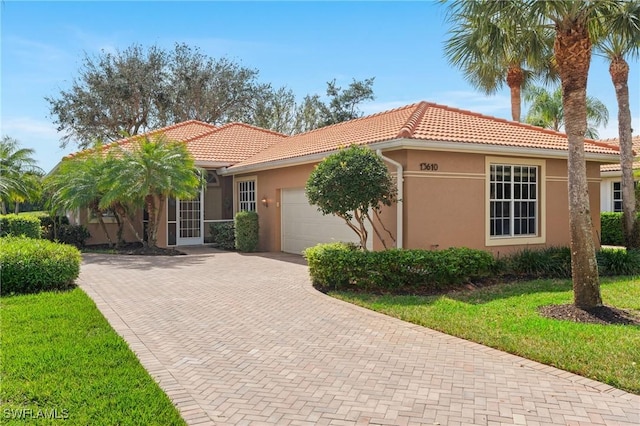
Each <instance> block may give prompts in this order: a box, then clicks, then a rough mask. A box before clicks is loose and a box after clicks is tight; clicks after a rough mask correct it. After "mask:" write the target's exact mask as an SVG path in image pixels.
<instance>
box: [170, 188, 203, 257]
mask: <svg viewBox="0 0 640 426" xmlns="http://www.w3.org/2000/svg"><path fill="white" fill-rule="evenodd" d="M171 204H172V203H169V205H170V206H171ZM175 208H176V210H177V211H176V217H177V228H178V229H177V238H176V245H179V246H188V245H198V244H203V243H204V238H203V237H204V235H203V233H202V220H203V216H202V213H203V211H202V192H200V194H198V197H197V198H195V199H193V200H177V202H176V203H175Z"/></svg>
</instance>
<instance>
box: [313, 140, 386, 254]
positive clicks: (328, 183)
mask: <svg viewBox="0 0 640 426" xmlns="http://www.w3.org/2000/svg"><path fill="white" fill-rule="evenodd" d="M305 190H306V193H307V198H308V199H309V203H311V204H312V205H317V206H318V211H320V212H322V214H323V215H327V214H333V215H335V216H338V217H340V218H342V219H343V220H344V221H345V222H346V224H347V226H349V228H351V229H352V230H353V231H354V232H355V233H356V234H357V235H358V237H359V238H360V245H361V247H362V249H363V250H366V247H367V238H368V232H367V229H366V228H365V223H366V222H367V221H368V222H369V223H370V224H371V226H372V228H373V230H374V232H375V233H376V235H378V237H379V238H380V240H381V241H382V243H383V245H384V246H385V248H386V243H385V241H384V239H383V238H382V236H381V234H380V232H379V231H378V228H377V227H376V224H375V223H374V222H373V220H372V218H371V215H374V216H378V214H379V213H380V210H381V209H382V206H383V205H385V206H389V205H391V204H392V203H393V202H394V201H396V196H397V189H396V185H395V182H394V181H393V179H392V177H391V175H390V174H389V171H388V170H387V166H386V165H385V164H384V162H383V161H382V159H381V158H380V157H378V156H377V155H376V154H375V152H373V151H372V150H371V149H369V148H367V147H362V146H356V145H352V146H350V147H349V148H345V149H342V150H340V151H338V152H337V153H335V154H332V155H330V156H328V157H327V158H325V159H324V160H323V161H322V162H320V164H318V165H317V166H316V168H315V169H314V170H313V172H312V173H311V175H310V176H309V179H308V180H307V185H306V188H305ZM379 223H380V224H381V223H382V222H379Z"/></svg>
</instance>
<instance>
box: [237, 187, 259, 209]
mask: <svg viewBox="0 0 640 426" xmlns="http://www.w3.org/2000/svg"><path fill="white" fill-rule="evenodd" d="M238 211H249V212H255V211H256V181H255V180H245V181H240V182H238Z"/></svg>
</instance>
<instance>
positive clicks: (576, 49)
mask: <svg viewBox="0 0 640 426" xmlns="http://www.w3.org/2000/svg"><path fill="white" fill-rule="evenodd" d="M556 30H557V33H556V34H557V35H556V40H555V45H554V51H555V55H556V61H557V64H558V71H559V73H560V77H561V79H562V105H563V109H564V115H565V130H566V132H567V139H568V143H569V158H568V163H567V167H568V175H569V176H568V177H569V184H568V187H569V188H568V189H569V227H570V234H571V276H572V279H573V300H574V304H575V306H576V307H578V308H581V309H590V308H594V307H597V306H601V305H602V298H601V296H600V280H599V277H598V263H597V261H596V253H595V244H594V238H593V224H592V222H591V211H590V206H589V188H588V185H587V167H586V159H585V153H584V135H585V133H586V131H587V75H588V73H589V65H590V63H591V41H590V38H589V34H588V32H587V27H586V24H584V23H583V25H580V23H573V24H572V25H571V26H570V27H569V28H568V29H563V28H559V27H556Z"/></svg>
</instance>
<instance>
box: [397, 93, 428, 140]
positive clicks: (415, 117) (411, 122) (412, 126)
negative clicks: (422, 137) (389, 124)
mask: <svg viewBox="0 0 640 426" xmlns="http://www.w3.org/2000/svg"><path fill="white" fill-rule="evenodd" d="M416 105H417V107H416V109H415V110H414V111H413V113H412V114H411V116H410V117H409V119H407V122H406V123H405V124H404V126H402V128H401V129H400V131H399V132H398V135H397V136H396V138H398V139H400V138H410V137H411V136H413V132H414V131H415V130H416V127H418V123H419V122H420V120H422V117H424V113H425V112H426V111H427V108H429V104H428V103H427V102H424V101H422V102H420V103H418V104H416Z"/></svg>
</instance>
